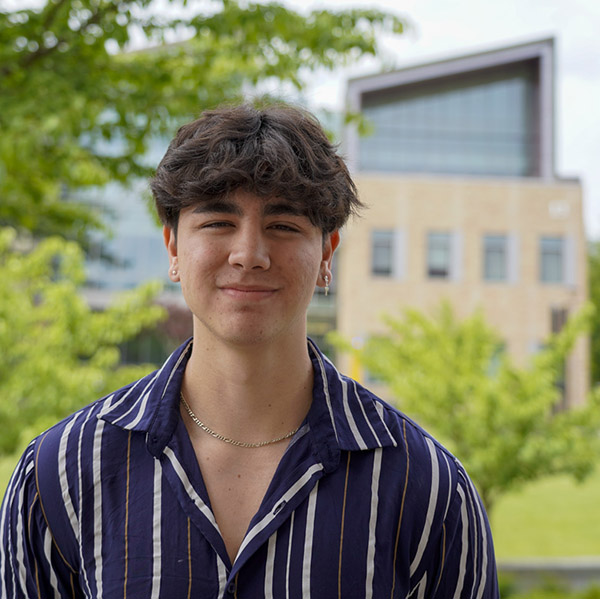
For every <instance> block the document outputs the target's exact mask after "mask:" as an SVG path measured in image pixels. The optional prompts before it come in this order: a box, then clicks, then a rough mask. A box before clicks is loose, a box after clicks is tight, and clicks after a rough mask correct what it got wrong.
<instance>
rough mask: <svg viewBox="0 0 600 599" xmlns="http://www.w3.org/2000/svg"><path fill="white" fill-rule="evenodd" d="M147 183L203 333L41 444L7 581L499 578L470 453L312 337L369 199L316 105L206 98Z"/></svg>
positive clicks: (26, 471)
mask: <svg viewBox="0 0 600 599" xmlns="http://www.w3.org/2000/svg"><path fill="white" fill-rule="evenodd" d="M152 190H153V193H154V196H155V200H156V205H157V208H158V212H159V215H160V217H161V219H162V221H163V223H164V239H165V244H166V247H167V252H168V256H169V262H170V265H169V273H170V277H171V279H172V280H173V281H176V282H180V283H181V288H182V292H183V295H184V298H185V300H186V302H187V304H188V306H189V308H190V310H191V311H192V313H193V323H194V328H193V332H194V336H193V339H192V340H190V341H188V342H187V343H185V344H184V345H183V346H182V347H180V348H179V349H178V350H176V351H175V353H174V354H173V355H172V356H171V357H170V358H169V359H168V360H167V361H166V363H165V364H164V365H163V367H162V368H161V369H160V370H159V371H157V372H155V373H152V374H150V375H148V376H147V377H146V378H144V379H142V380H140V381H137V382H135V383H132V384H131V385H129V386H127V387H125V388H124V389H121V390H119V391H116V392H115V393H113V394H112V395H110V396H108V397H106V398H104V399H101V400H99V401H98V402H96V403H94V404H92V405H90V406H88V407H86V408H84V409H83V410H81V411H79V412H77V413H76V414H74V415H73V416H72V417H70V418H67V419H66V420H65V421H63V422H61V423H59V424H58V425H57V426H55V427H53V428H52V429H50V430H49V431H48V432H46V433H45V434H42V435H41V436H40V437H39V438H38V439H36V440H34V441H33V442H32V444H31V445H30V446H29V447H28V449H27V450H26V452H25V454H24V456H23V458H22V460H21V462H20V464H19V466H18V467H17V470H16V472H15V474H14V476H13V478H12V480H11V482H10V484H9V487H8V490H7V493H6V497H5V500H4V506H3V509H2V513H1V516H0V527H1V533H2V539H3V543H2V546H1V548H0V567H1V571H2V582H1V584H2V587H1V591H0V594H1V596H2V597H94V598H99V597H104V598H107V599H108V598H113V597H143V598H165V599H167V598H168V599H173V598H179V597H202V598H205V597H206V598H207V597H215V598H221V597H239V598H244V597H247V598H257V597H274V598H283V597H286V598H287V597H289V598H308V597H314V598H318V599H322V598H325V599H327V598H334V597H336V598H337V597H343V598H344V599H350V598H364V597H372V598H383V597H385V598H387V597H402V598H405V597H414V598H417V597H419V598H425V597H426V598H439V599H451V598H456V599H459V598H461V599H462V598H467V597H469V598H471V597H472V598H476V597H477V598H484V599H495V598H496V597H497V596H498V592H497V583H496V570H495V563H494V555H493V548H492V541H491V536H490V531H489V527H488V523H487V518H486V515H485V513H484V510H483V508H482V505H481V502H480V499H479V497H478V496H477V493H476V491H475V489H474V487H473V485H472V483H471V481H470V480H469V478H468V477H467V475H466V473H465V471H464V470H463V468H462V467H461V465H460V463H459V462H458V461H457V460H456V459H455V458H454V457H453V456H452V455H450V454H449V453H448V452H447V451H446V450H445V449H444V448H443V447H441V446H440V445H439V444H438V443H437V442H436V441H435V440H434V439H432V438H431V437H430V436H429V435H428V434H427V433H425V432H424V431H423V430H422V429H420V428H419V427H418V426H417V425H415V424H414V423H413V422H412V421H410V420H409V419H408V418H406V417H405V416H404V415H402V414H401V413H399V412H398V411H396V410H395V409H394V408H392V407H390V406H389V405H387V404H385V403H384V402H382V401H381V400H380V399H378V398H377V397H375V396H374V395H373V394H371V393H370V392H369V391H367V390H366V389H364V388H362V387H361V386H360V385H358V384H357V383H356V382H354V381H352V380H350V379H348V378H346V377H344V376H343V375H341V374H340V373H339V372H338V371H337V370H336V369H335V367H334V366H333V365H332V364H331V363H330V362H329V361H328V360H327V358H325V356H323V355H322V354H321V353H320V352H319V350H318V348H317V347H316V346H315V345H314V343H313V342H312V341H310V340H308V341H307V339H306V311H307V307H308V304H309V301H310V298H311V296H312V294H313V291H314V287H315V285H318V286H321V287H325V288H327V287H328V285H329V284H330V282H331V277H332V274H331V261H332V258H333V253H334V251H335V249H336V247H337V245H338V243H339V233H338V231H339V229H340V228H341V227H342V225H343V224H344V223H345V221H346V219H347V218H348V216H349V215H350V214H351V213H352V212H354V211H355V210H356V209H357V208H358V207H359V206H360V202H359V200H358V198H357V196H356V190H355V187H354V184H353V182H352V180H351V179H350V176H349V174H348V171H347V169H346V167H345V165H344V163H343V161H342V160H341V158H340V157H339V156H338V155H337V154H336V152H335V150H334V148H333V147H332V146H331V145H330V144H329V142H328V141H327V138H326V137H325V135H324V134H323V131H322V130H321V128H320V127H319V125H318V124H317V122H316V121H315V120H314V119H313V118H312V117H311V116H310V115H308V114H307V113H305V112H303V111H301V110H298V109H295V108H290V107H284V106H278V107H269V108H265V109H263V110H255V109H253V108H251V107H248V106H239V107H235V108H226V109H221V110H215V111H211V112H206V113H204V115H203V116H202V117H201V118H200V119H199V120H197V121H195V122H193V123H190V124H189V125H186V126H184V127H183V128H182V129H180V131H179V132H178V134H177V137H176V138H175V140H174V141H173V142H172V143H171V145H170V147H169V149H168V151H167V153H166V155H165V157H164V159H163V160H162V162H161V164H160V165H159V167H158V170H157V173H156V176H155V178H154V179H153V181H152ZM426 400H427V398H424V401H426Z"/></svg>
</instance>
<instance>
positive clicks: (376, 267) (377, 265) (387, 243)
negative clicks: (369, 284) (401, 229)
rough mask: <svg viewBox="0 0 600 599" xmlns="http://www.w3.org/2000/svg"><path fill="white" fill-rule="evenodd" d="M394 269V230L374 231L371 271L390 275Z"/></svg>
mask: <svg viewBox="0 0 600 599" xmlns="http://www.w3.org/2000/svg"><path fill="white" fill-rule="evenodd" d="M393 271H394V231H373V233H372V236H371V273H372V274H374V275H379V276H385V277H390V276H391V275H392V273H393Z"/></svg>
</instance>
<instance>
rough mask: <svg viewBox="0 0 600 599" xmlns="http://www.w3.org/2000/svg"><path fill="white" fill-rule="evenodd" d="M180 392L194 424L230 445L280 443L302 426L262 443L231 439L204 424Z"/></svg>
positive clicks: (249, 445) (243, 445) (256, 445)
mask: <svg viewBox="0 0 600 599" xmlns="http://www.w3.org/2000/svg"><path fill="white" fill-rule="evenodd" d="M179 394H180V396H181V403H182V404H183V406H184V408H185V409H186V411H187V413H188V414H189V415H190V418H191V419H192V421H193V422H194V424H196V425H198V426H199V427H200V428H201V429H202V430H203V431H204V432H205V433H208V434H209V435H211V436H213V437H214V438H215V439H219V441H223V442H224V443H229V444H230V445H235V446H236V447H264V446H265V445H272V444H273V443H279V442H280V441H284V440H285V439H289V438H290V437H291V436H292V435H295V434H296V432H297V431H298V429H299V428H300V427H299V426H298V427H296V428H295V429H294V430H293V431H290V432H289V433H286V434H285V435H283V437H277V439H271V440H270V441H261V442H260V443H246V442H244V441H236V440H235V439H230V438H229V437H225V436H223V435H220V434H219V433H217V432H215V431H213V430H212V429H211V428H208V426H206V424H204V422H202V420H200V418H198V416H196V414H194V412H192V408H190V406H189V405H188V402H187V401H185V397H184V396H183V393H182V392H180V393H179Z"/></svg>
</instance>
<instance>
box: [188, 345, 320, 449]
mask: <svg viewBox="0 0 600 599" xmlns="http://www.w3.org/2000/svg"><path fill="white" fill-rule="evenodd" d="M207 341H208V342H207ZM312 385H313V370H312V364H311V361H310V357H309V354H308V350H307V347H306V338H305V337H303V338H302V339H300V338H299V336H290V338H288V339H286V340H285V342H284V343H278V344H263V345H261V346H259V347H257V346H255V345H253V346H251V347H249V346H241V347H240V346H234V345H226V344H213V343H210V339H209V340H207V339H206V338H204V337H203V336H202V335H199V336H196V335H195V336H194V345H193V349H192V355H191V356H190V360H189V361H188V364H187V367H186V371H185V374H184V378H183V384H182V391H183V393H184V395H185V397H186V400H187V402H188V403H189V404H190V406H191V408H192V410H193V411H194V412H195V413H196V414H197V415H198V416H199V417H200V418H201V419H202V421H203V422H205V423H206V424H208V425H209V426H210V427H211V428H212V429H214V430H216V431H218V432H219V433H221V434H223V435H226V436H229V437H231V438H234V439H239V440H243V441H252V442H254V441H263V440H265V439H269V438H275V437H278V436H279V435H281V434H284V433H286V432H288V431H290V430H293V429H294V428H296V427H297V426H298V425H299V424H300V423H301V422H302V420H303V419H304V417H305V415H306V413H307V412H308V409H309V407H310V403H311V400H312Z"/></svg>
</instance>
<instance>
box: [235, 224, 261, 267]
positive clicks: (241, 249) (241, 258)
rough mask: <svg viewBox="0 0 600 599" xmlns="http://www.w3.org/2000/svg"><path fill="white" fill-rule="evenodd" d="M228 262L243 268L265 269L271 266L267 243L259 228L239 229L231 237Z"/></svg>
mask: <svg viewBox="0 0 600 599" xmlns="http://www.w3.org/2000/svg"><path fill="white" fill-rule="evenodd" d="M229 264H231V265H232V266H235V267H237V268H241V269H243V270H257V269H260V270H267V269H268V268H269V266H271V259H270V255H269V244H268V241H267V240H266V239H265V237H264V234H263V232H262V231H261V230H260V229H258V230H257V229H255V228H254V227H243V228H240V229H239V231H238V232H237V234H236V235H235V236H234V239H233V246H232V248H231V251H230V253H229Z"/></svg>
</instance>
